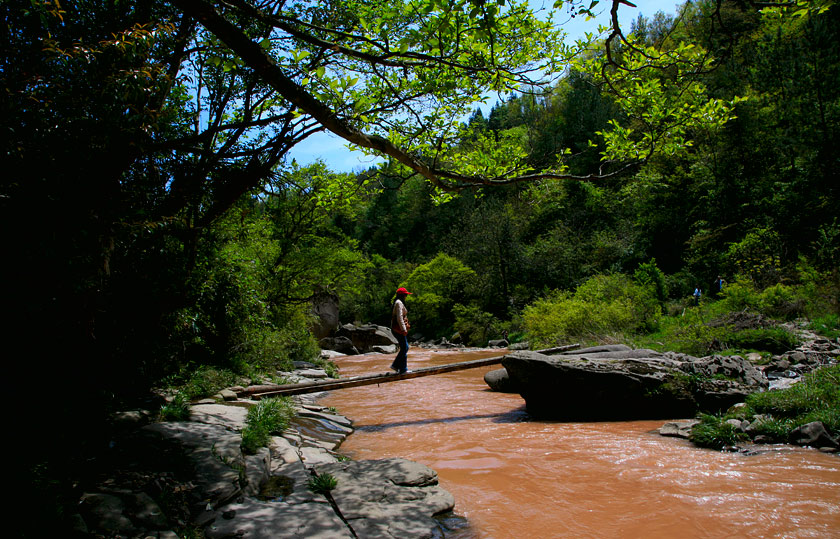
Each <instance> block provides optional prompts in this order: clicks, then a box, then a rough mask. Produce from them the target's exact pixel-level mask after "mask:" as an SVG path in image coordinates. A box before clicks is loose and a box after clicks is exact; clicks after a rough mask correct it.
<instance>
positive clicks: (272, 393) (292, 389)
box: [251, 344, 580, 400]
mask: <svg viewBox="0 0 840 539" xmlns="http://www.w3.org/2000/svg"><path fill="white" fill-rule="evenodd" d="M578 346H580V345H578V344H572V345H568V346H566V347H562V346H561V347H557V348H549V349H546V350H538V352H539V353H546V352H548V351H554V352H556V351H560V349H564V350H572V349H574V348H576V347H578ZM502 359H504V356H494V357H489V358H484V359H475V360H472V361H463V362H461V363H450V364H448V365H439V366H437V367H426V368H423V369H417V370H413V371H411V372H407V373H405V374H396V373H379V374H365V375H362V376H354V377H352V378H344V379H339V380H319V381H317V382H304V383H300V384H288V385H284V386H280V387H278V388H277V389H271V390H268V391H262V392H256V393H252V394H251V398H252V399H256V400H259V399H262V398H265V397H281V396H289V395H303V394H305V393H317V392H319V391H334V390H336V389H347V388H350V387H359V386H369V385H373V384H384V383H389V382H398V381H400V380H410V379H412V378H421V377H423V376H432V375H435V374H443V373H446V372H453V371H463V370H467V369H477V368H479V367H486V366H488V365H498V364H499V363H501V362H502Z"/></svg>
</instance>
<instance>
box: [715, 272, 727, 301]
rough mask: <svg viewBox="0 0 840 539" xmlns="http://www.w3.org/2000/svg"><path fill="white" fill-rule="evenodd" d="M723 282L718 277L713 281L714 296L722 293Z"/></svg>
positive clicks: (721, 278)
mask: <svg viewBox="0 0 840 539" xmlns="http://www.w3.org/2000/svg"><path fill="white" fill-rule="evenodd" d="M724 282H725V281H724V280H723V277H721V276H720V275H718V278H717V279H716V280H715V295H718V296H719V295H720V293H721V292H722V291H723V284H724Z"/></svg>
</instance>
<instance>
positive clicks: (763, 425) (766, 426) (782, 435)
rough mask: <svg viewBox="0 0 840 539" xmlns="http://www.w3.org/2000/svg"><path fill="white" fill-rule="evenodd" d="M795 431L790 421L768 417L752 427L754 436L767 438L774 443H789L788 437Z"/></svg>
mask: <svg viewBox="0 0 840 539" xmlns="http://www.w3.org/2000/svg"><path fill="white" fill-rule="evenodd" d="M792 429H793V426H792V422H791V420H790V419H778V418H775V417H767V418H763V419H758V420H756V421H754V422H753V423H752V424H751V425H750V430H751V431H752V435H753V436H757V435H762V436H767V437H768V438H770V439H771V440H772V441H774V442H787V441H788V435H789V434H790V431H791V430H792Z"/></svg>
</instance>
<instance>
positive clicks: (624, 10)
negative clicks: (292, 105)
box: [289, 0, 684, 172]
mask: <svg viewBox="0 0 840 539" xmlns="http://www.w3.org/2000/svg"><path fill="white" fill-rule="evenodd" d="M631 1H632V0H631ZM546 3H547V4H548V5H549V6H550V5H551V0H547V1H546ZM633 3H634V4H636V6H637V7H635V8H632V7H630V6H627V5H621V6H620V7H619V11H618V14H619V17H620V20H621V25H622V28H623V29H624V30H629V28H630V24H631V22H632V21H634V20H635V19H636V18H637V17H638V16H639V15H640V14H641V15H644V16H645V17H652V16H653V15H654V14H655V13H656V12H657V11H662V12H665V13H668V14H674V13H675V12H676V6H678V5H680V4H682V3H684V2H675V1H674V0H636V1H633ZM542 4H543V2H542V1H541V0H531V5H532V6H533V7H534V9H539V7H540V6H541V5H542ZM601 4H603V5H604V8H603V10H602V12H601V14H600V16H599V17H598V18H597V19H595V20H590V21H585V20H584V18H583V17H578V18H575V19H569V20H568V21H566V20H564V19H563V15H564V14H565V11H563V12H561V15H560V16H555V19H556V20H557V22H559V23H563V29H564V30H565V31H566V33H567V34H568V36H569V39H575V38H577V37H580V36H582V35H583V34H584V32H587V31H589V32H592V31H595V30H596V29H597V27H598V24H605V23H606V22H607V21H608V20H609V13H608V11H607V10H608V7H609V5H610V4H611V2H606V1H602V2H601ZM596 11H597V8H596ZM493 103H495V101H492V102H489V103H488V104H487V105H486V106H483V107H482V111H483V112H484V113H485V114H487V113H489V110H490V108H491V107H492V106H493ZM289 157H290V158H293V159H295V160H297V162H298V164H300V165H308V164H310V163H313V162H315V161H317V160H318V159H322V160H323V161H324V162H325V163H326V164H327V166H328V167H329V168H330V169H332V170H333V171H335V172H353V171H358V170H364V169H367V168H368V167H370V166H371V165H373V164H374V163H376V161H377V159H376V158H375V157H370V156H365V155H364V154H362V152H359V151H352V150H350V149H349V148H348V147H347V143H346V141H345V140H344V139H342V138H340V137H337V136H335V135H333V134H331V133H317V134H315V135H313V136H311V137H309V138H308V139H307V140H305V141H304V142H302V143H300V144H298V145H297V146H295V147H294V148H293V149H292V151H290V152H289Z"/></svg>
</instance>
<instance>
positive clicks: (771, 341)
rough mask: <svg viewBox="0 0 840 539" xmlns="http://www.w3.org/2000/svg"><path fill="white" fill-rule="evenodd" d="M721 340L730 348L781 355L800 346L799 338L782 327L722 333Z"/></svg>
mask: <svg viewBox="0 0 840 539" xmlns="http://www.w3.org/2000/svg"><path fill="white" fill-rule="evenodd" d="M720 339H721V340H722V341H723V342H725V343H726V345H728V347H730V348H737V349H740V350H762V351H766V352H771V353H774V354H781V353H782V352H787V351H788V350H793V349H794V348H796V347H797V346H798V345H799V338H798V337H797V336H796V335H794V334H793V333H791V332H790V331H788V330H786V329H785V328H781V327H771V328H754V329H742V330H740V331H733V332H726V333H721V335H720Z"/></svg>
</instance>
